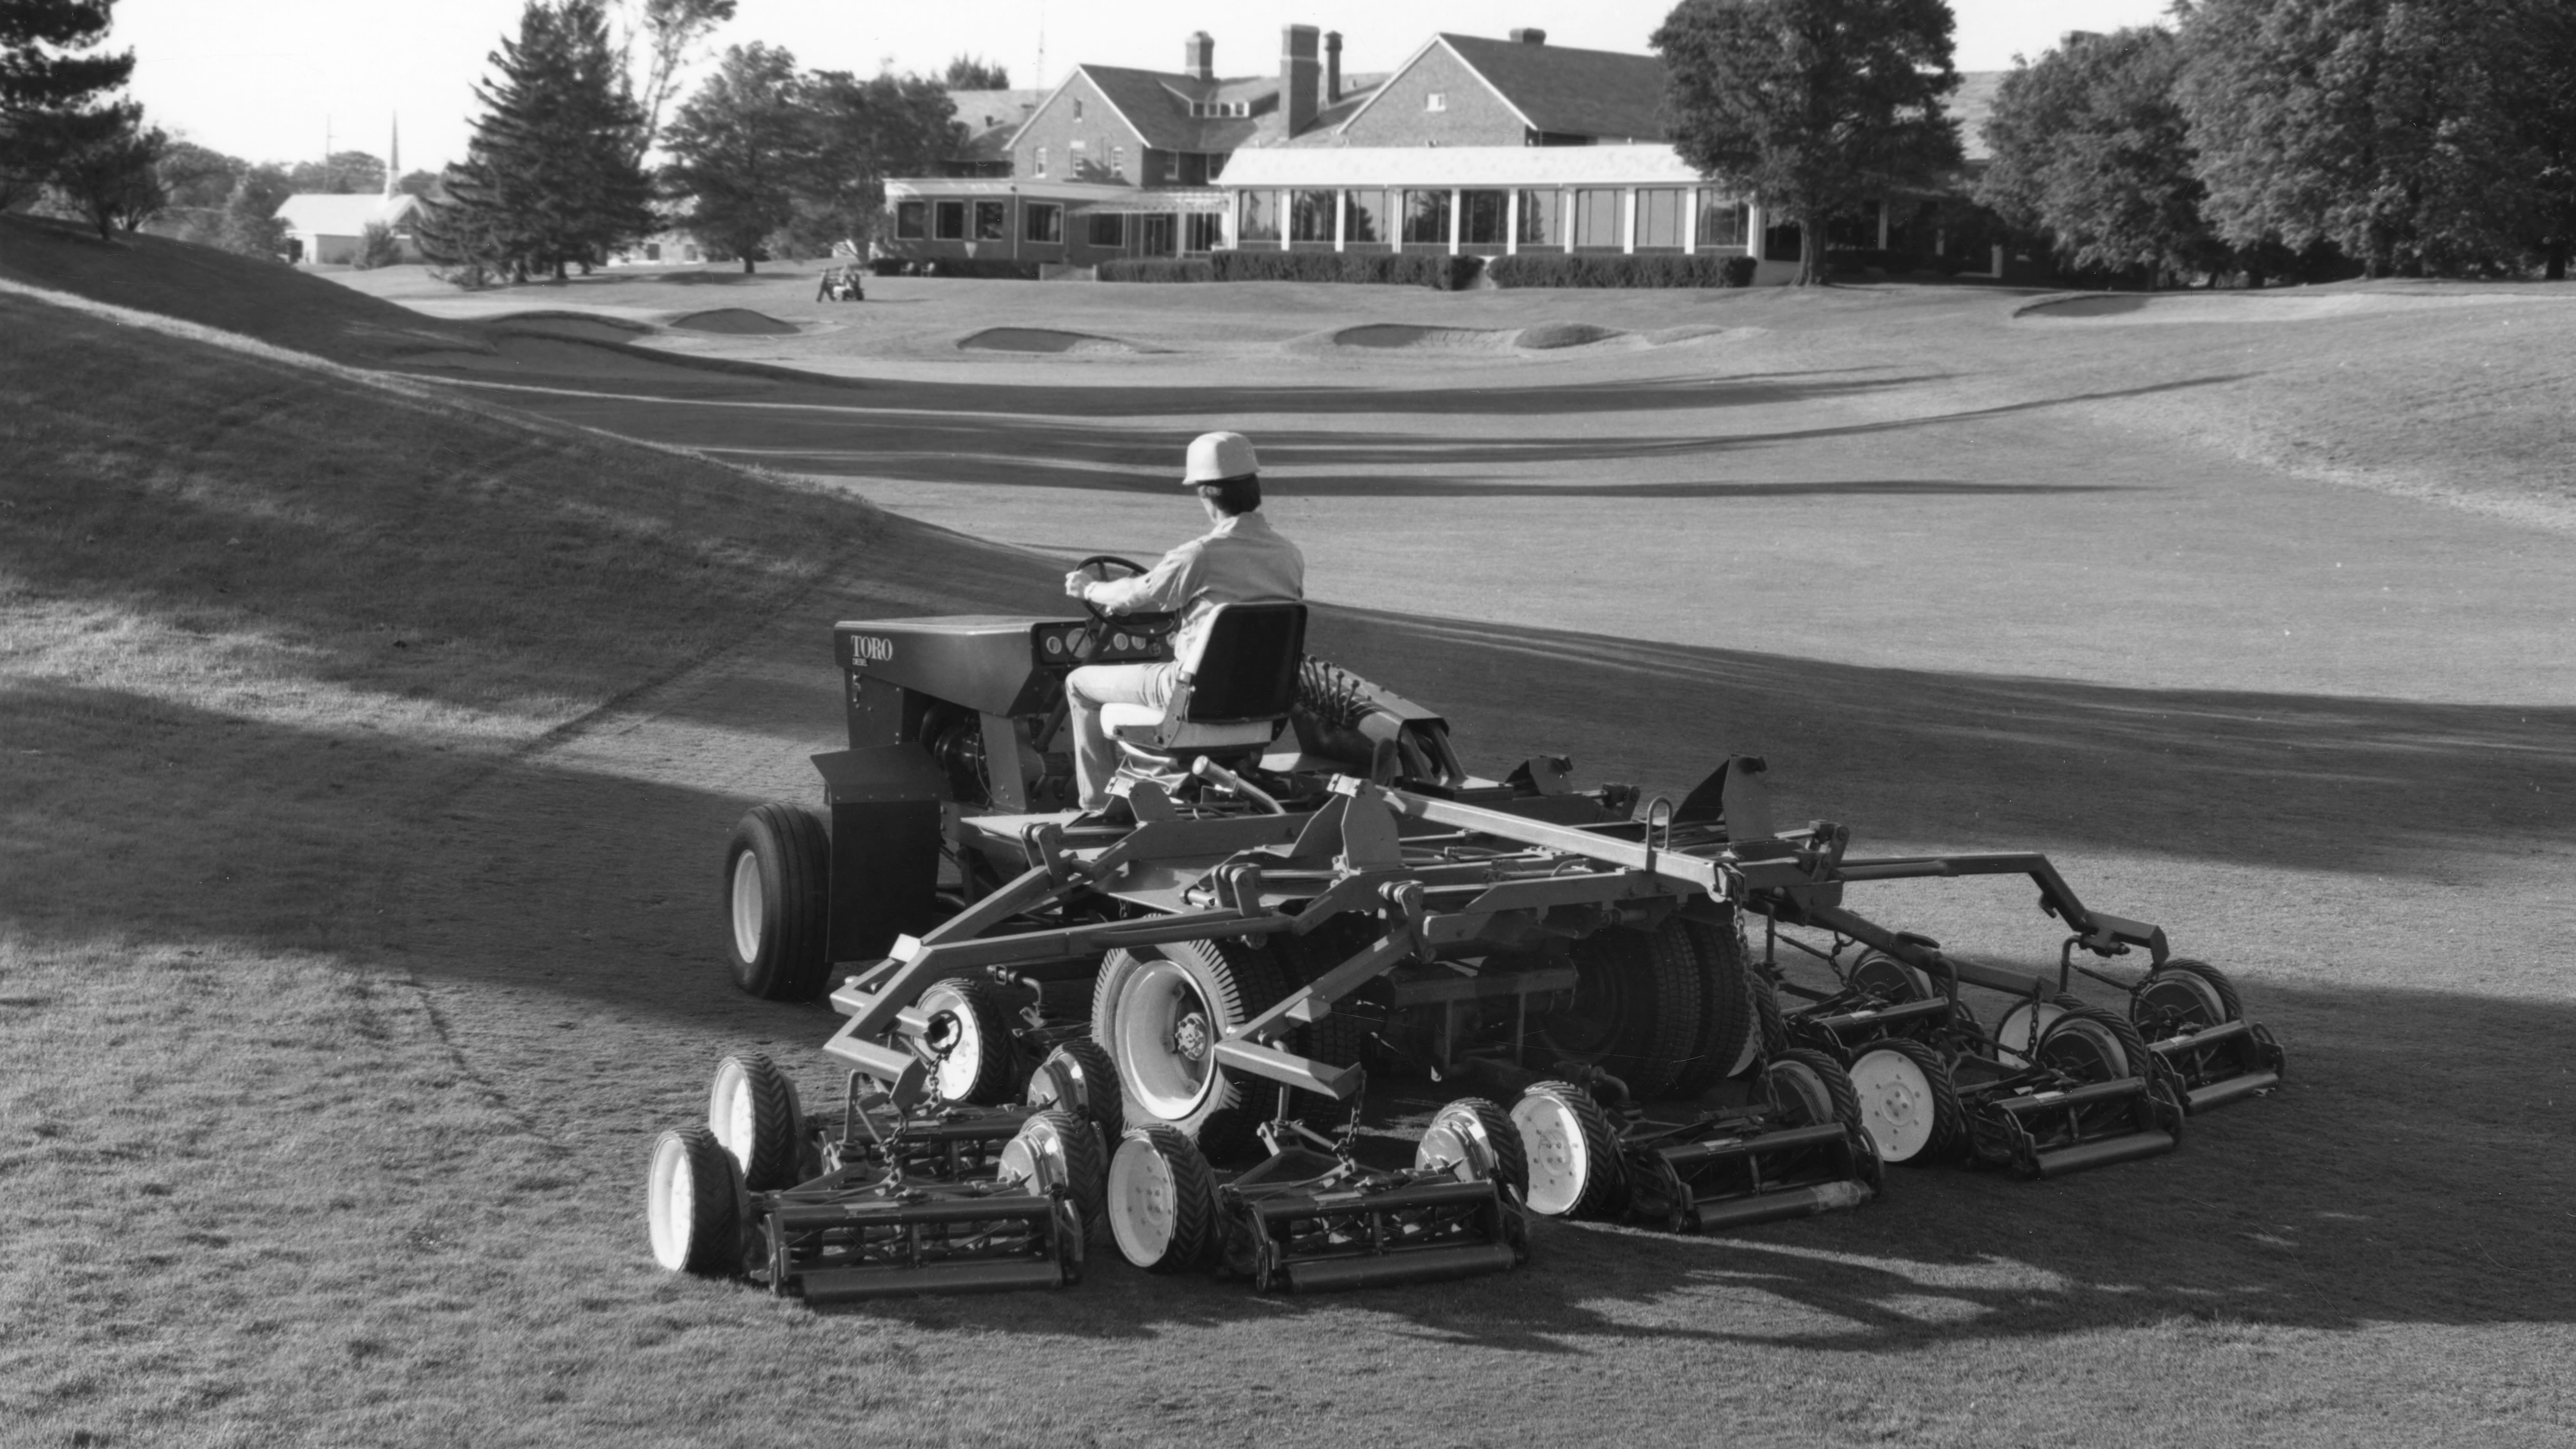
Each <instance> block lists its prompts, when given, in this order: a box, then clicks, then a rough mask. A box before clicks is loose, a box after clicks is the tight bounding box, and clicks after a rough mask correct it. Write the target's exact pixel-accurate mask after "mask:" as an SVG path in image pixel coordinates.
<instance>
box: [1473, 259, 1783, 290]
mask: <svg viewBox="0 0 2576 1449" xmlns="http://www.w3.org/2000/svg"><path fill="white" fill-rule="evenodd" d="M1485 274H1486V275H1487V276H1489V277H1492V278H1493V279H1494V285H1495V286H1497V287H1749V286H1751V285H1753V258H1751V257H1699V256H1684V255H1680V254H1678V253H1676V254H1672V255H1662V254H1650V255H1646V256H1594V255H1587V254H1580V253H1578V254H1575V255H1572V256H1568V255H1566V254H1565V253H1563V252H1522V253H1519V254H1517V255H1514V256H1508V257H1496V258H1494V259H1493V261H1492V262H1490V263H1488V264H1487V265H1486V267H1485Z"/></svg>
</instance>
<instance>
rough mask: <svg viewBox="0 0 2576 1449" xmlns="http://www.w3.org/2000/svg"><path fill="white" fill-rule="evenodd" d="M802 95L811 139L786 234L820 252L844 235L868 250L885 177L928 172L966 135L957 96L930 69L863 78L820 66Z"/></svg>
mask: <svg viewBox="0 0 2576 1449" xmlns="http://www.w3.org/2000/svg"><path fill="white" fill-rule="evenodd" d="M796 99H797V103H798V104H799V106H800V107H801V108H802V109H803V110H804V112H805V118H806V120H805V123H806V128H807V132H806V134H807V141H808V145H807V149H806V152H805V155H804V156H803V157H802V159H801V164H800V166H799V168H798V173H797V175H796V177H795V178H794V181H793V183H792V186H791V190H792V191H793V199H792V203H791V211H792V215H791V218H790V220H789V221H788V223H787V225H786V227H785V228H784V236H783V237H782V238H781V240H782V241H784V242H785V243H786V244H787V245H789V246H791V247H793V248H794V249H796V250H798V251H800V252H811V253H815V254H821V253H823V252H827V251H829V250H830V249H831V248H832V247H833V245H834V244H835V243H839V242H847V243H849V244H850V245H851V246H853V247H856V248H859V249H861V250H865V249H866V246H867V242H868V237H869V235H870V233H871V232H872V231H873V230H874V229H875V226H876V219H877V216H878V214H879V213H880V212H882V211H883V210H884V209H885V181H886V178H887V177H889V176H920V175H925V174H928V173H930V172H932V171H934V170H936V169H937V167H938V164H939V161H940V159H941V158H942V157H944V156H946V155H948V154H949V153H950V152H951V151H953V150H955V149H956V147H957V146H958V145H959V144H960V143H961V142H962V141H963V140H964V137H963V135H962V133H960V131H959V129H958V126H957V121H956V117H957V104H956V102H954V101H952V100H950V99H949V97H948V90H947V88H946V87H945V86H943V85H941V84H940V83H939V82H937V81H934V80H931V79H929V78H927V77H925V76H911V75H896V74H892V73H886V74H880V75H876V76H872V77H870V78H868V79H867V80H859V79H857V78H856V77H854V76H851V75H850V74H848V73H847V72H844V71H819V72H816V73H814V74H812V75H809V76H806V77H805V78H804V79H803V81H802V82H801V83H800V84H799V86H798V87H797V94H796Z"/></svg>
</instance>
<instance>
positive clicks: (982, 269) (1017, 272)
mask: <svg viewBox="0 0 2576 1449" xmlns="http://www.w3.org/2000/svg"><path fill="white" fill-rule="evenodd" d="M930 275H932V276H934V277H999V278H1002V279H1004V280H1007V281H1015V282H1034V281H1036V280H1037V279H1038V264H1037V263H1035V262H1014V261H1006V260H1002V259H1000V258H988V257H933V258H931V259H930Z"/></svg>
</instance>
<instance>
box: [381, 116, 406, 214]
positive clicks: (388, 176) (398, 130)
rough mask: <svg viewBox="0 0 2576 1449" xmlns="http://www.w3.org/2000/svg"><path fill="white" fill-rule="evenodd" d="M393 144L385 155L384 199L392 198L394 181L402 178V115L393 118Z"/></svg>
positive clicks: (394, 187)
mask: <svg viewBox="0 0 2576 1449" xmlns="http://www.w3.org/2000/svg"><path fill="white" fill-rule="evenodd" d="M393 119H394V135H393V145H392V147H391V148H390V149H389V151H388V153H387V155H386V156H385V199H386V200H387V201H391V200H393V197H394V192H395V190H396V186H395V183H396V182H399V181H400V180H402V117H401V116H400V115H399V114H397V115H396V116H395V117H394V118H393Z"/></svg>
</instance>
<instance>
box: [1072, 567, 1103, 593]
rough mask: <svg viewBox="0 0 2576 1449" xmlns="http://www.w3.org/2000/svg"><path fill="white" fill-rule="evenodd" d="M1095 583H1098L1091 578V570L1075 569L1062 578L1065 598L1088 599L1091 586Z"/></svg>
mask: <svg viewBox="0 0 2576 1449" xmlns="http://www.w3.org/2000/svg"><path fill="white" fill-rule="evenodd" d="M1097 582H1099V581H1098V580H1096V579H1094V578H1093V577H1092V576H1091V570H1089V569H1075V570H1074V571H1073V572H1072V573H1069V574H1066V575H1065V576H1064V594H1065V597H1066V598H1069V599H1083V598H1088V597H1089V595H1090V593H1091V586H1092V585H1093V584H1094V583H1097Z"/></svg>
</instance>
